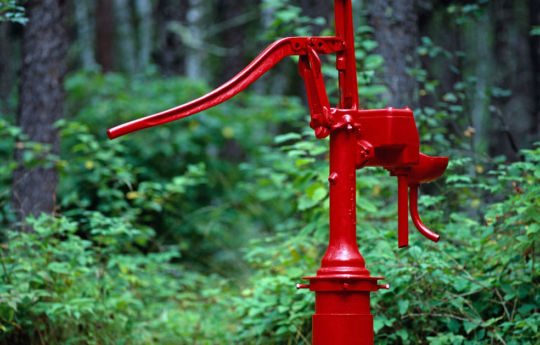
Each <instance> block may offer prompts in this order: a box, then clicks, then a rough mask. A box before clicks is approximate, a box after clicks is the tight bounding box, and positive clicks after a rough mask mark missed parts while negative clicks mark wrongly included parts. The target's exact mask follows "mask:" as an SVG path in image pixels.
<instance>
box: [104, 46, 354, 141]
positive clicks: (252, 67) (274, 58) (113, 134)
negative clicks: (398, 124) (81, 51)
mask: <svg viewBox="0 0 540 345" xmlns="http://www.w3.org/2000/svg"><path fill="white" fill-rule="evenodd" d="M308 46H312V47H313V49H314V50H315V51H317V52H319V53H333V52H337V51H341V50H343V49H344V47H345V44H344V42H343V41H342V40H341V39H339V38H336V37H289V38H283V39H281V40H279V41H276V42H274V43H273V44H272V45H270V46H269V47H268V48H266V49H265V50H264V51H263V52H262V53H261V54H260V55H259V56H258V57H257V58H256V59H255V60H253V62H251V63H250V64H249V65H248V66H247V67H246V68H245V69H243V70H242V71H241V72H240V73H239V74H238V75H236V76H235V77H234V78H232V79H231V80H229V81H228V82H227V83H225V84H223V85H222V86H220V87H219V88H217V89H216V90H214V91H212V92H210V93H208V94H206V95H204V96H202V97H200V98H198V99H196V100H194V101H191V102H189V103H186V104H183V105H180V106H178V107H175V108H172V109H169V110H165V111H163V112H160V113H157V114H154V115H150V116H146V117H143V118H141V119H137V120H134V121H131V122H128V123H124V124H122V125H119V126H116V127H114V128H111V129H109V130H108V131H107V135H108V136H109V138H110V139H114V138H118V137H120V136H122V135H125V134H128V133H131V132H135V131H138V130H141V129H145V128H149V127H154V126H157V125H161V124H164V123H167V122H171V121H176V120H179V119H182V118H185V117H188V116H190V115H193V114H196V113H199V112H201V111H204V110H206V109H208V108H211V107H213V106H216V105H218V104H220V103H223V102H225V101H226V100H228V99H230V98H232V97H234V96H236V95H237V94H238V93H240V92H241V91H242V90H244V89H245V88H246V87H248V86H249V85H250V84H251V83H253V82H254V81H256V80H257V79H259V78H260V77H261V76H262V75H263V74H265V73H266V72H268V70H270V69H271V68H272V67H274V66H275V65H276V64H277V63H278V62H280V61H281V60H283V58H285V57H287V56H291V55H305V54H307V48H308Z"/></svg>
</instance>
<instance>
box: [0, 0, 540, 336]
mask: <svg viewBox="0 0 540 345" xmlns="http://www.w3.org/2000/svg"><path fill="white" fill-rule="evenodd" d="M353 5H354V20H355V27H356V35H357V42H358V45H357V59H358V72H359V93H360V99H361V104H362V105H363V107H364V108H375V107H386V106H393V107H404V106H410V107H411V108H413V110H414V112H415V116H416V121H417V126H418V128H419V131H420V135H421V143H422V147H421V150H422V151H423V152H425V153H427V154H432V155H439V156H450V157H451V163H450V166H449V169H448V171H447V172H446V174H445V175H444V176H443V178H442V179H440V180H438V181H436V182H434V183H431V184H429V185H427V186H425V187H424V188H423V190H422V196H421V199H420V202H419V204H420V205H419V207H420V209H421V210H420V213H421V215H422V217H423V219H424V221H425V222H426V224H428V225H430V227H431V228H433V229H434V230H436V231H437V232H438V233H440V234H441V235H442V240H441V242H440V243H438V244H433V243H429V241H427V240H425V239H424V238H422V237H421V236H420V235H419V234H417V233H413V234H412V238H411V242H412V245H411V246H410V247H409V248H408V249H404V250H398V249H397V243H396V237H397V234H396V232H397V219H396V218H397V204H396V183H395V181H394V179H393V178H391V177H389V176H388V175H387V173H385V172H384V171H381V170H379V169H363V170H362V171H360V172H359V173H358V175H357V178H358V196H357V198H358V240H359V247H360V250H361V252H362V254H363V255H364V257H365V258H366V262H367V263H368V268H369V269H370V271H371V272H372V274H373V275H384V276H385V277H386V281H387V282H388V283H389V284H390V286H391V289H390V290H388V291H382V292H378V293H374V294H373V295H372V306H373V313H374V314H375V331H376V343H377V344H381V345H382V344H394V345H395V344H434V345H446V344H452V345H460V344H505V345H518V344H539V343H540V339H539V336H538V334H539V331H538V326H539V324H540V316H539V313H538V310H539V302H540V295H539V294H538V291H539V290H538V289H539V284H540V278H539V274H538V268H537V266H536V265H537V262H538V260H539V248H538V239H539V234H540V207H539V205H540V167H539V162H540V145H539V144H538V142H539V140H540V136H539V134H540V128H539V119H540V1H539V0H515V1H511V0H492V1H488V0H444V1H428V0H417V1H413V0H378V1H362V0H353ZM319 34H321V35H332V34H333V2H332V1H329V0H328V1H322V0H319V1H317V0H257V1H253V0H252V1H248V0H235V1H226V0H114V1H113V0H95V1H92V0H77V1H74V0H72V1H70V0H42V1H39V0H27V1H16V0H0V95H1V97H0V114H1V117H0V135H1V137H2V139H1V140H0V157H1V159H2V161H3V162H4V163H2V164H1V165H0V224H1V225H2V231H1V234H0V239H1V240H0V243H1V244H0V254H1V257H0V263H1V265H0V266H1V267H0V343H1V344H10V345H14V344H163V345H164V344H276V345H277V344H280V345H285V344H311V314H312V313H313V310H314V309H313V307H314V295H313V294H312V293H310V292H306V291H296V289H295V283H297V282H300V281H301V277H302V276H308V275H311V274H314V273H315V271H316V270H317V268H318V267H319V265H320V259H321V257H322V255H323V253H324V251H325V249H326V247H325V245H326V243H327V237H328V199H327V183H328V182H327V177H328V171H327V169H328V168H327V166H328V162H327V161H326V158H327V157H326V152H327V150H328V142H327V141H325V140H316V139H315V136H314V135H313V133H312V131H311V130H310V129H308V122H309V114H308V109H307V107H306V98H305V90H304V89H303V86H302V82H301V78H299V76H298V75H297V67H296V64H295V63H294V59H292V58H291V59H286V60H285V61H283V62H281V63H280V64H279V65H278V67H277V68H276V69H273V70H272V71H271V72H270V73H268V75H266V76H265V77H263V78H262V79H261V80H260V81H258V82H256V83H255V84H254V85H253V86H251V87H250V88H249V90H248V92H246V93H243V94H241V95H239V96H237V97H236V98H234V100H232V101H230V102H227V103H225V104H222V105H220V106H218V107H215V108H213V109H210V110H208V111H206V112H204V113H203V114H200V115H197V116H194V117H191V118H189V119H186V120H182V121H179V122H177V123H174V124H169V125H166V126H161V127H159V128H154V129H151V130H147V131H143V132H140V133H136V134H133V135H130V136H128V137H126V138H122V139H120V140H116V141H114V142H111V141H109V140H108V139H107V138H106V135H105V131H106V129H107V128H108V127H111V126H114V125H117V124H119V123H122V122H125V121H128V120H131V119H134V118H137V117H140V116H141V115H146V114H150V113H154V112H157V111H160V110H162V109H166V108H169V107H172V106H175V105H178V104H181V103H184V102H186V101H188V100H191V99H194V98H196V97H198V96H200V95H202V94H204V93H205V92H207V91H209V90H211V89H213V88H214V87H216V86H218V85H219V84H221V83H222V82H224V81H226V80H227V79H228V78H230V77H231V76H233V75H234V74H236V73H237V72H239V71H240V70H241V69H242V68H243V67H244V66H245V65H247V64H248V63H249V61H251V59H253V58H254V57H255V56H256V55H257V54H258V53H259V52H260V51H261V50H262V49H263V48H264V47H266V46H267V45H268V44H269V43H270V42H272V41H274V40H276V39H278V38H280V37H284V36H290V35H319ZM324 62H325V66H324V69H323V72H324V73H325V77H326V81H327V86H328V88H329V91H330V92H331V98H332V100H333V103H334V104H335V102H336V89H337V87H336V79H335V78H336V71H335V68H334V64H335V61H334V60H332V58H331V57H328V58H326V60H325V61H324Z"/></svg>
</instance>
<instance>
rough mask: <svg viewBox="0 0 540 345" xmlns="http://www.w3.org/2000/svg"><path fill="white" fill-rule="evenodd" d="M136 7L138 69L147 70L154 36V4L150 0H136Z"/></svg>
mask: <svg viewBox="0 0 540 345" xmlns="http://www.w3.org/2000/svg"><path fill="white" fill-rule="evenodd" d="M135 9H136V11H137V22H138V24H139V25H138V35H137V36H138V45H137V48H138V52H137V69H138V70H139V71H143V70H145V69H146V68H147V67H148V65H149V64H150V56H151V54H152V37H153V31H152V29H153V27H154V26H153V20H152V19H153V17H152V4H151V2H150V0H136V1H135Z"/></svg>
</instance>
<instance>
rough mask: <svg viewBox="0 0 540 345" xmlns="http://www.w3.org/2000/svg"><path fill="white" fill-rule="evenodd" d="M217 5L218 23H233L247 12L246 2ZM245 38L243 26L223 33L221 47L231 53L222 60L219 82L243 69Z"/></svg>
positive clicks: (225, 1)
mask: <svg viewBox="0 0 540 345" xmlns="http://www.w3.org/2000/svg"><path fill="white" fill-rule="evenodd" d="M250 2H252V1H250ZM219 5H220V6H219V11H218V21H219V22H225V23H226V22H233V21H234V20H235V18H236V17H238V16H241V15H243V14H245V13H246V12H247V10H248V2H247V1H246V0H236V1H228V0H224V1H221V2H220V4H219ZM246 38H247V37H246V32H245V25H233V26H231V27H228V28H227V29H225V30H224V31H223V46H224V47H225V48H227V49H228V50H229V52H233V53H229V54H227V55H226V56H225V57H224V58H223V64H222V69H221V71H220V72H221V73H220V74H221V76H220V81H221V82H224V81H227V80H229V79H230V78H232V77H233V76H234V75H235V74H237V73H238V72H240V71H241V70H242V69H243V68H244V67H245V62H246V61H245V58H246V54H245V50H246Z"/></svg>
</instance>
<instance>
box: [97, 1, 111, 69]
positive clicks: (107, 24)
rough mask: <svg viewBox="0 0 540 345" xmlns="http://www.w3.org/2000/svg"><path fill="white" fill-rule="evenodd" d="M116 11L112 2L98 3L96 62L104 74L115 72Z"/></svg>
mask: <svg viewBox="0 0 540 345" xmlns="http://www.w3.org/2000/svg"><path fill="white" fill-rule="evenodd" d="M114 31H115V29H114V11H113V3H112V1H111V0H97V2H96V60H97V63H98V64H100V65H101V69H102V71H103V72H105V73H106V72H112V71H114V62H115V61H114Z"/></svg>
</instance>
